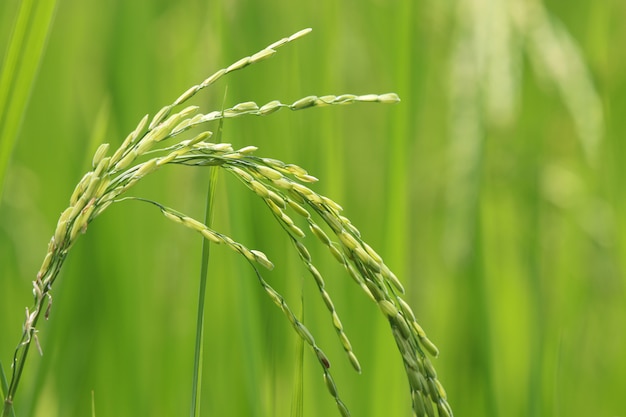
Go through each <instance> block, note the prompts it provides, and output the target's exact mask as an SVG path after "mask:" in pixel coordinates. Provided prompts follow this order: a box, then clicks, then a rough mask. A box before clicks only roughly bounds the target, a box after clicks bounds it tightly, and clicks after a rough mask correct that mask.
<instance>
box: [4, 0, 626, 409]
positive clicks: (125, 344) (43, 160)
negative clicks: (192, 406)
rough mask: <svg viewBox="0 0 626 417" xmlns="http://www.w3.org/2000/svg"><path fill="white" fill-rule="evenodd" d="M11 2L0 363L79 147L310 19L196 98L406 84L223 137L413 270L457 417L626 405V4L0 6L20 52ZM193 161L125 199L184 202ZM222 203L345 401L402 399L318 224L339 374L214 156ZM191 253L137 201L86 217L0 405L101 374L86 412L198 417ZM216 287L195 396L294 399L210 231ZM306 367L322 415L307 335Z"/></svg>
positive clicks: (293, 349)
mask: <svg viewBox="0 0 626 417" xmlns="http://www.w3.org/2000/svg"><path fill="white" fill-rule="evenodd" d="M29 7H31V8H30V9H28V8H29ZM24 8H26V12H28V13H26V14H25V16H30V17H29V18H28V19H26V20H25V21H27V22H30V23H28V24H27V26H26V27H29V28H30V29H29V30H30V32H28V33H27V34H26V36H25V37H24V42H23V43H21V44H20V43H18V45H19V48H18V49H17V50H15V51H13V55H11V54H10V53H9V54H5V55H4V58H3V61H2V62H3V67H2V68H3V71H4V72H3V74H4V75H3V78H2V80H5V79H7V78H6V76H7V74H9V73H10V74H13V78H8V80H9V82H10V83H9V84H5V85H4V87H3V88H4V89H2V88H0V93H2V94H1V95H0V105H1V106H3V107H1V108H0V110H1V111H0V117H2V119H1V120H0V123H1V126H2V132H3V133H2V134H3V136H2V137H0V145H1V147H0V149H1V150H2V152H3V154H2V155H1V156H2V158H0V161H2V160H6V161H7V162H8V165H6V171H5V172H3V173H0V174H4V173H6V177H5V179H4V182H3V184H0V187H2V188H1V189H2V200H1V201H0V360H1V361H2V363H3V365H4V367H5V371H7V372H8V371H9V369H8V368H9V364H10V359H11V357H12V354H13V350H14V348H15V345H16V343H17V341H18V339H19V335H20V331H21V325H22V321H23V318H24V307H26V306H30V304H31V300H32V295H31V289H32V287H31V281H32V280H33V279H34V275H35V274H36V271H37V270H38V268H39V265H40V263H41V261H42V259H43V256H44V254H45V251H46V245H47V242H48V240H49V239H50V236H51V235H52V234H53V232H54V227H55V224H56V220H57V218H58V216H59V214H60V213H61V211H62V210H63V209H65V207H66V206H67V204H68V200H69V196H70V194H71V192H72V190H73V188H74V186H75V184H76V183H77V182H78V181H79V180H80V178H81V177H82V175H83V173H84V172H86V171H87V170H88V169H89V167H90V161H91V156H92V154H93V151H94V150H95V148H96V147H97V145H98V144H99V143H100V142H102V141H106V142H110V143H111V144H112V146H114V147H117V145H119V144H120V143H121V141H122V139H123V138H124V137H125V136H126V134H127V132H129V131H131V130H132V129H134V127H135V125H136V123H137V122H138V121H139V119H140V118H141V117H142V116H143V115H144V114H145V113H148V112H149V113H150V114H154V113H155V112H156V111H158V110H159V109H160V108H161V107H162V106H163V105H165V104H167V103H170V102H171V101H172V100H174V99H175V98H176V97H177V96H178V95H179V93H181V92H182V91H184V90H186V88H187V87H189V86H191V85H193V84H196V83H198V82H200V81H202V80H203V79H204V78H205V77H206V76H208V75H210V74H211V73H213V72H214V71H216V70H218V69H219V68H222V67H225V66H227V65H229V64H230V63H232V62H234V61H235V60H237V59H239V58H240V57H243V56H246V55H250V54H252V53H254V52H256V51H258V50H260V49H262V48H263V47H265V46H267V45H269V44H270V43H272V42H274V41H275V40H278V39H280V38H281V37H284V36H288V35H290V34H291V33H294V32H296V31H298V30H300V29H302V28H305V27H312V28H313V29H314V31H313V33H312V34H311V35H309V36H307V37H305V38H304V39H302V40H299V41H298V42H297V43H295V44H292V45H288V46H286V47H285V48H284V49H281V50H280V51H279V53H278V54H277V55H276V56H275V57H274V58H272V59H271V60H269V61H265V62H262V63H260V64H258V65H255V66H253V67H251V68H247V69H245V70H244V71H242V72H236V73H233V74H231V75H229V76H228V77H227V79H225V80H222V81H220V82H219V83H218V84H216V85H214V86H213V87H212V88H210V89H209V90H207V91H205V92H203V93H202V94H200V98H199V99H197V100H196V101H197V104H199V105H201V106H202V108H203V110H205V111H209V110H213V109H220V108H221V106H222V102H223V100H224V95H225V90H226V88H227V90H228V91H227V95H226V105H227V106H230V105H234V104H236V103H238V102H241V101H248V100H254V101H257V102H258V103H265V102H266V101H269V100H273V99H279V100H281V101H283V102H291V101H294V100H296V99H298V98H300V97H303V96H306V95H310V94H315V95H323V94H342V93H355V94H365V93H385V92H390V91H394V92H397V93H398V94H399V95H400V97H401V98H402V102H401V103H399V104H398V105H394V106H386V105H365V104H363V105H355V106H348V107H335V108H324V109H313V110H311V111H308V110H307V111H303V112H296V113H288V112H280V113H277V114H275V115H272V116H271V117H267V118H253V117H251V118H247V119H246V118H241V119H237V120H227V121H226V123H225V125H224V140H225V141H227V142H231V143H233V145H234V146H235V147H243V146H246V145H256V146H258V147H259V150H258V152H257V154H258V155H260V156H268V157H273V158H278V159H282V160H285V161H288V162H293V163H296V164H298V165H301V166H303V167H305V168H307V169H308V170H309V172H310V173H311V174H313V175H315V176H317V177H319V178H320V179H321V181H320V182H319V183H318V184H317V185H315V186H314V187H315V190H316V191H318V192H321V193H323V194H325V195H328V196H329V197H331V198H332V199H334V200H335V201H337V202H339V203H340V204H341V205H342V206H343V207H344V208H345V214H346V215H347V217H349V218H350V219H351V220H352V221H353V223H354V224H355V225H356V226H357V227H358V228H359V229H360V230H361V232H362V235H363V237H364V239H365V240H366V241H367V242H369V243H370V244H371V245H372V246H373V247H374V248H376V250H377V251H379V252H380V253H381V255H383V257H384V258H385V260H386V262H387V263H388V264H389V265H390V267H391V268H392V270H394V271H395V272H396V274H397V275H398V276H399V277H400V279H401V280H402V281H403V282H404V283H405V286H406V288H407V299H408V301H409V303H410V304H411V305H412V306H413V307H414V310H415V312H416V314H417V316H418V320H419V321H420V322H421V324H422V326H423V327H424V328H425V330H426V331H427V332H428V334H429V336H430V338H431V340H433V341H434V342H435V343H436V344H437V345H438V347H439V349H440V352H441V354H440V357H439V358H438V359H437V360H435V361H434V363H435V366H436V368H437V370H438V372H439V377H440V380H441V381H442V383H443V384H444V386H445V387H446V389H447V391H448V396H449V401H450V404H451V406H452V408H453V410H454V411H455V415H457V416H507V417H513V416H524V417H526V416H589V415H593V416H607V417H613V416H624V415H626V402H625V401H624V395H623V389H624V383H625V381H626V355H625V353H624V352H626V331H624V329H625V328H626V326H625V324H626V294H625V288H624V287H625V284H626V274H625V267H626V265H625V260H626V246H625V244H626V221H625V219H626V217H625V214H626V213H625V209H626V206H625V204H626V199H625V196H626V193H624V191H623V179H624V178H625V177H624V176H625V174H626V172H625V170H626V153H625V152H626V151H625V149H624V146H625V145H624V142H623V140H624V133H623V132H624V126H623V121H622V122H620V121H619V120H620V117H621V116H620V114H622V115H623V114H625V112H626V48H624V43H626V26H625V25H624V24H623V17H624V16H626V3H624V2H623V1H621V0H604V1H601V2H584V1H556V0H550V1H548V0H546V1H544V2H543V3H542V2H540V1H539V0H529V1H523V0H491V1H484V0H448V1H439V0H397V1H384V0H361V1H354V0H346V1H337V0H316V1H314V2H313V1H308V2H295V1H284V0H266V1H263V2H260V1H250V0H230V1H199V0H183V1H177V2H171V1H165V0H158V1H148V0H144V1H125V0H113V1H107V2H102V1H101V2H95V1H79V0H57V1H53V0H48V1H32V0H31V1H24V2H20V1H17V0H8V1H6V0H5V1H3V2H2V3H1V4H0V50H2V51H7V49H8V48H9V44H10V42H11V39H13V44H14V45H15V44H16V43H15V42H16V37H15V36H14V37H13V38H11V33H13V28H14V27H15V26H14V22H15V20H16V19H17V16H18V12H19V10H22V12H23V13H25V12H24V10H25V9H24ZM29 19H30V20H29ZM18 27H19V25H18ZM29 33H30V35H29ZM29 36H30V37H29ZM11 56H13V58H11ZM12 62H13V63H15V66H14V67H12V68H13V70H11V65H12V64H11V65H8V63H9V64H10V63H12ZM0 87H2V86H1V85H0ZM20 121H21V122H22V124H21V129H19V130H18V129H17V127H18V126H19V122H20ZM13 143H14V145H15V146H14V149H13V150H12V151H11V149H12V148H13V146H12V144H13ZM0 168H2V170H4V169H5V168H4V166H3V165H2V164H0ZM1 176H2V175H0V177H1ZM208 179H209V177H208V170H202V169H192V168H183V167H181V168H171V169H167V170H164V171H161V172H159V173H157V174H155V175H153V176H151V177H150V178H146V179H145V180H144V181H143V184H140V185H139V186H138V187H137V188H136V189H135V190H133V192H132V193H131V194H133V195H138V196H143V197H148V198H152V199H155V200H157V201H160V202H162V203H164V204H166V205H169V206H171V207H174V208H177V209H179V210H181V211H184V212H186V213H189V214H192V215H195V216H197V217H200V218H202V216H203V210H204V207H203V205H204V201H205V195H206V188H207V184H208ZM217 197H218V205H217V211H216V218H215V222H214V225H215V228H216V229H217V230H219V231H222V232H226V233H229V234H230V235H231V236H233V237H234V238H235V239H236V240H239V241H241V242H243V243H244V244H246V245H247V246H248V247H251V248H257V249H261V250H263V251H265V252H266V253H267V254H268V255H269V257H270V259H272V260H273V261H274V262H275V264H276V268H275V270H274V271H273V272H272V273H271V274H268V275H267V278H268V280H269V281H270V282H271V283H272V284H273V285H275V287H276V288H277V289H279V290H280V291H282V292H283V293H284V294H286V296H287V298H288V300H289V301H290V303H291V305H292V306H293V307H294V310H296V311H299V310H300V305H301V299H303V300H304V312H305V320H304V321H305V323H306V324H307V325H308V326H310V328H311V330H312V332H313V333H314V334H315V336H316V338H317V340H318V341H319V343H320V345H321V346H322V348H324V349H325V350H326V352H327V353H328V355H329V357H330V359H331V361H332V364H333V371H334V374H335V377H336V382H337V385H338V387H339V390H340V393H341V395H342V397H343V398H344V399H345V401H346V403H347V405H348V406H349V407H350V409H351V410H352V412H353V415H354V416H376V417H380V416H408V415H411V412H410V399H409V393H408V385H407V383H406V381H405V376H404V374H403V369H402V365H401V359H400V356H399V354H398V353H397V351H396V348H395V344H394V342H393V340H392V337H391V333H390V332H389V329H388V326H387V324H386V323H385V320H384V319H383V318H382V316H381V315H380V313H379V312H378V310H377V308H376V306H374V305H373V304H372V303H370V302H368V300H367V299H366V298H365V297H364V296H363V295H362V293H361V292H360V290H359V289H358V288H357V287H356V286H355V285H354V283H353V282H352V281H351V279H350V278H348V277H347V276H346V275H345V274H344V273H343V272H342V271H341V270H340V269H339V268H338V267H337V266H335V263H334V261H333V260H332V259H331V258H330V257H329V256H327V253H326V251H325V250H323V248H320V247H319V246H317V245H316V244H315V241H314V240H313V238H309V240H310V241H311V242H310V243H311V245H310V247H311V248H312V255H313V258H314V261H316V263H317V264H318V265H319V268H320V270H321V271H322V273H323V274H324V275H325V276H326V279H327V282H328V290H329V292H330V293H331V295H333V296H334V299H335V302H336V306H337V310H338V312H339V314H340V315H341V316H342V318H343V323H344V326H345V329H346V332H347V333H348V335H349V336H350V337H351V339H352V342H353V345H354V349H355V352H356V353H357V355H358V356H359V358H360V360H361V364H362V366H363V373H362V374H361V375H357V374H355V373H354V372H353V371H352V369H351V367H350V365H349V363H348V361H347V360H346V358H345V355H344V354H343V353H342V351H341V346H340V343H339V342H338V341H337V339H336V336H335V334H334V330H333V329H332V327H331V323H330V321H329V318H328V314H327V313H326V312H325V309H324V306H323V303H322V302H321V300H320V299H319V296H318V293H317V290H316V289H315V287H314V285H313V284H312V283H311V282H310V281H311V280H310V279H309V277H307V276H306V271H305V270H304V268H302V267H301V266H299V262H298V260H297V257H296V256H295V251H294V250H293V248H292V247H291V246H290V244H289V243H288V242H287V241H286V239H285V238H284V236H283V234H282V233H280V228H279V227H278V226H277V225H276V224H274V222H273V221H272V220H271V216H270V215H269V213H268V212H267V210H265V208H264V207H263V205H262V204H261V203H260V202H259V201H256V199H255V197H254V196H253V195H251V193H249V192H247V191H246V190H244V189H243V187H242V186H241V184H239V183H237V182H235V181H232V178H227V177H226V176H224V175H222V176H221V177H220V183H219V190H218V193H217ZM200 254H201V241H200V239H199V238H198V236H196V235H195V234H193V233H191V232H189V231H187V230H184V229H182V228H180V227H178V226H176V225H174V224H171V223H170V222H168V221H167V220H165V219H164V218H163V217H162V216H161V215H160V214H159V213H158V211H156V210H154V209H153V208H151V207H149V206H146V205H142V204H140V203H133V202H129V203H126V204H120V205H118V206H114V207H111V209H110V210H108V211H107V212H106V213H105V214H104V215H102V216H101V217H99V218H98V219H97V220H96V221H95V222H94V223H93V224H92V225H91V226H90V228H89V231H88V233H87V234H86V235H85V236H83V237H81V238H80V239H79V241H78V243H77V244H76V245H75V246H74V248H73V249H72V252H71V254H70V256H69V258H68V260H67V262H66V264H65V267H64V271H63V273H62V275H61V277H60V280H59V281H58V283H57V284H56V287H55V289H54V290H53V297H54V303H53V307H52V313H51V317H50V320H49V321H48V322H43V321H42V322H41V323H40V332H39V340H40V342H41V345H42V348H43V351H44V355H43V357H40V356H39V355H38V354H37V353H36V351H32V352H31V356H30V358H29V361H28V363H27V368H26V372H25V375H24V377H23V380H22V385H21V387H20V390H19V393H18V398H17V399H16V409H17V413H18V416H46V417H48V416H64V417H65V416H87V415H91V414H90V413H91V410H92V405H91V403H92V392H93V398H94V399H95V411H96V415H97V416H98V417H105V416H131V415H133V416H147V415H154V416H156V415H158V416H180V415H188V414H189V411H188V410H189V402H190V396H191V369H192V362H193V340H194V330H195V309H196V302H197V301H196V299H197V291H198V275H199V270H200ZM208 291H209V293H208V305H207V320H206V330H205V332H206V333H205V335H206V340H205V355H204V362H203V369H204V381H203V385H202V392H203V395H202V403H201V405H202V415H206V416H209V415H211V416H221V415H231V416H291V415H293V414H292V412H291V407H292V402H293V401H294V392H295V391H296V387H297V385H298V384H297V383H296V381H297V375H298V372H299V370H300V366H299V365H298V360H297V357H298V343H297V338H296V336H295V334H294V333H293V331H292V329H291V328H290V326H289V323H288V322H287V321H286V320H285V319H284V317H283V316H282V314H281V313H280V311H278V309H276V308H275V306H273V305H272V304H271V302H270V301H269V299H268V298H267V297H266V295H265V294H264V292H263V291H262V290H261V287H260V286H259V285H258V283H257V282H256V278H255V277H254V275H253V274H252V272H251V271H250V269H249V268H248V267H247V265H245V264H244V262H242V261H241V260H240V259H239V258H237V257H236V256H234V255H232V254H230V253H229V252H228V251H227V250H225V249H224V248H221V247H216V248H214V250H213V252H212V259H211V266H210V278H209V289H208ZM302 371H303V374H304V375H303V389H304V394H303V397H302V398H301V399H302V400H303V403H304V416H321V415H338V414H337V412H336V409H335V405H334V403H333V401H332V398H331V397H330V396H329V395H328V394H327V392H326V388H325V386H324V384H323V381H322V378H321V374H320V372H319V366H318V364H317V363H316V360H314V358H313V355H312V354H311V352H309V351H308V350H307V351H305V355H304V365H303V369H302ZM296 398H297V396H296Z"/></svg>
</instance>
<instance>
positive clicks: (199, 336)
mask: <svg viewBox="0 0 626 417" xmlns="http://www.w3.org/2000/svg"><path fill="white" fill-rule="evenodd" d="M222 108H223V106H222ZM223 124H224V119H220V124H219V127H218V129H217V134H216V135H215V138H216V142H217V143H219V142H220V141H221V137H222V126H223ZM209 172H210V174H209V176H210V179H209V187H208V190H207V201H206V210H205V215H204V224H205V225H206V226H207V227H211V224H212V223H213V211H214V207H215V188H216V187H217V173H218V169H217V167H211V168H210V171H209ZM210 254H211V242H209V241H208V240H207V239H202V266H201V269H200V289H199V294H198V317H197V321H196V344H195V351H194V360H193V382H192V388H191V389H192V393H191V414H190V415H191V417H198V416H199V415H200V391H201V385H202V352H203V341H204V303H205V296H206V284H207V276H208V273H209V259H210Z"/></svg>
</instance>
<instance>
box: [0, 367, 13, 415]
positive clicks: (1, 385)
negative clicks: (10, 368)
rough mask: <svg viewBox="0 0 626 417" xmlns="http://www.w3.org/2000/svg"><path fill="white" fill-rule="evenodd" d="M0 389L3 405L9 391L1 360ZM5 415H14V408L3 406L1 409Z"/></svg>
mask: <svg viewBox="0 0 626 417" xmlns="http://www.w3.org/2000/svg"><path fill="white" fill-rule="evenodd" d="M0 391H1V392H2V404H3V405H4V399H5V398H6V397H7V394H8V392H9V383H8V382H7V376H6V374H5V373H4V367H3V366H2V362H0ZM4 415H7V416H9V417H15V409H14V408H13V407H12V406H11V407H9V408H8V409H7V408H6V407H5V409H4V411H3V416H4Z"/></svg>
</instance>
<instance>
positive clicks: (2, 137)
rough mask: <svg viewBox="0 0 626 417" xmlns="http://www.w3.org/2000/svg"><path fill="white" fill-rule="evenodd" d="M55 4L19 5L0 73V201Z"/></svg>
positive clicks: (32, 0) (27, 0) (31, 0)
mask: <svg viewBox="0 0 626 417" xmlns="http://www.w3.org/2000/svg"><path fill="white" fill-rule="evenodd" d="M55 8H56V0H42V1H37V0H24V1H22V2H20V8H19V12H18V15H17V17H16V19H15V26H14V28H13V32H12V34H11V40H10V41H9V45H8V47H7V51H6V55H5V59H4V63H3V66H2V68H1V70H0V200H1V198H2V190H3V188H4V187H3V185H4V177H5V175H6V170H7V167H8V164H9V160H10V157H11V154H12V152H13V148H14V147H15V142H16V140H17V134H18V132H19V129H20V126H21V124H22V119H23V116H24V112H25V109H26V106H27V103H28V99H29V97H30V93H31V91H32V87H33V84H34V80H35V78H36V76H37V70H38V68H39V63H40V62H41V58H42V56H43V53H44V50H45V46H46V40H47V38H48V33H49V31H50V27H51V26H52V20H53V18H54V10H55Z"/></svg>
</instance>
